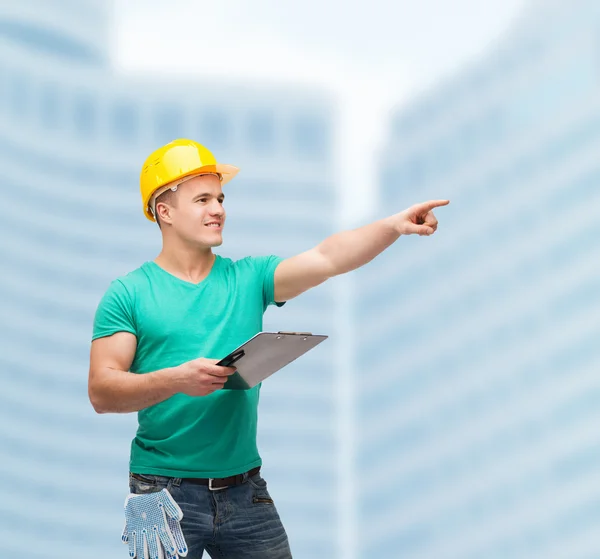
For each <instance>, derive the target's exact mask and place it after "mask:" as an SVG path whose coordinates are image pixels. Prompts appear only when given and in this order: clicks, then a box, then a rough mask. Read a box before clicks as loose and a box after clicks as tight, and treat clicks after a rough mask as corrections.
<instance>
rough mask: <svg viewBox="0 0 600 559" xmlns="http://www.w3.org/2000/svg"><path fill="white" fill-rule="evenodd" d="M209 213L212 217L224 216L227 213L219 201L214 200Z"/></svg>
mask: <svg viewBox="0 0 600 559" xmlns="http://www.w3.org/2000/svg"><path fill="white" fill-rule="evenodd" d="M209 213H210V215H215V216H216V215H218V216H222V215H223V214H224V213H225V210H224V209H223V206H222V204H220V203H219V201H218V200H214V199H213V202H212V203H211V205H210V208H209Z"/></svg>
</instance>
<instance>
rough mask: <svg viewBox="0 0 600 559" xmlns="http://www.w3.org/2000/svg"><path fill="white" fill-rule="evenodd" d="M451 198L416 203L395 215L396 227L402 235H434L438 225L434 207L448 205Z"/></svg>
mask: <svg viewBox="0 0 600 559" xmlns="http://www.w3.org/2000/svg"><path fill="white" fill-rule="evenodd" d="M449 203H450V201H449V200H430V201H429V202H422V203H420V204H415V205H414V206H411V207H410V208H408V209H406V210H404V211H403V212H400V213H399V214H396V215H395V216H394V217H393V220H394V227H395V229H396V231H398V233H400V235H422V236H428V235H433V234H434V233H435V231H436V229H437V226H438V220H437V219H436V218H435V215H433V211H432V210H433V208H439V207H441V206H447V205H448V204H449Z"/></svg>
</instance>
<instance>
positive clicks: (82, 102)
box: [72, 93, 97, 138]
mask: <svg viewBox="0 0 600 559" xmlns="http://www.w3.org/2000/svg"><path fill="white" fill-rule="evenodd" d="M72 109H73V122H74V125H75V131H76V132H77V134H78V135H79V136H80V137H82V138H89V137H90V136H91V135H92V134H93V131H94V128H95V125H96V117H97V115H96V107H95V106H94V102H93V101H92V98H91V96H90V95H89V94H88V93H80V94H78V95H77V96H76V97H75V99H74V101H73V107H72Z"/></svg>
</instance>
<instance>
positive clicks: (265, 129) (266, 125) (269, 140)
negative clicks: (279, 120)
mask: <svg viewBox="0 0 600 559" xmlns="http://www.w3.org/2000/svg"><path fill="white" fill-rule="evenodd" d="M245 137H246V142H247V144H248V149H249V150H251V151H254V152H257V153H267V152H272V150H273V149H274V147H275V119H274V116H273V114H272V113H268V112H266V111H261V112H256V113H254V114H251V115H250V116H249V117H248V120H247V127H246V131H245Z"/></svg>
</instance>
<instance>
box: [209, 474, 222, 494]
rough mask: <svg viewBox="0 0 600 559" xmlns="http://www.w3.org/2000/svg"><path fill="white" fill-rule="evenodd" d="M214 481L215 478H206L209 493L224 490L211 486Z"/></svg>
mask: <svg viewBox="0 0 600 559" xmlns="http://www.w3.org/2000/svg"><path fill="white" fill-rule="evenodd" d="M215 479H216V478H214V477H209V478H208V489H209V490H210V491H219V490H221V489H226V487H213V484H212V483H213V481H215Z"/></svg>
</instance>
